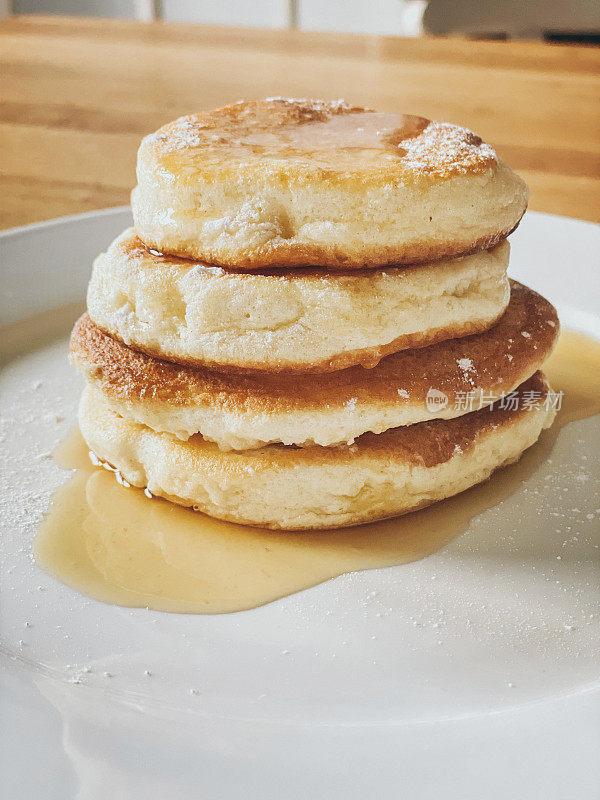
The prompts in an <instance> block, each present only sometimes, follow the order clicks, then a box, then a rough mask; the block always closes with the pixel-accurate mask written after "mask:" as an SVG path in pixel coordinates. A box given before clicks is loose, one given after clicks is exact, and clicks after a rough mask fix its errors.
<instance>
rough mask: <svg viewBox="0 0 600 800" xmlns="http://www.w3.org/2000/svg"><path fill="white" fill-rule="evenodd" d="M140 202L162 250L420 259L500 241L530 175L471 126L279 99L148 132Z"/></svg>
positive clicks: (143, 219) (360, 263)
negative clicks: (500, 156) (501, 155)
mask: <svg viewBox="0 0 600 800" xmlns="http://www.w3.org/2000/svg"><path fill="white" fill-rule="evenodd" d="M137 179H138V185H137V187H136V188H135V189H134V190H133V192H132V196H131V204H132V209H133V216H134V221H135V227H136V230H137V231H138V233H139V235H140V238H141V239H142V240H143V241H144V242H145V243H146V244H147V245H149V246H150V247H153V248H155V249H157V250H159V251H161V252H164V253H171V254H175V255H180V256H186V257H191V258H199V259H202V260H204V261H206V262H209V263H211V264H216V265H220V266H224V267H231V268H235V269H237V270H255V269H262V268H265V267H272V266H276V267H306V266H311V265H319V266H320V267H327V268H331V269H352V268H364V267H369V268H373V267H380V266H384V265H390V264H396V265H398V264H417V263H427V262H431V261H436V260H438V259H442V258H448V257H453V256H459V255H466V254H468V253H473V252H476V251H478V250H482V249H487V248H489V247H492V246H493V245H495V244H497V243H498V242H499V241H501V240H502V239H503V238H505V237H506V236H507V235H508V234H509V233H510V232H511V231H512V230H514V228H515V227H516V226H517V225H518V223H519V220H520V219H521V217H522V216H523V214H524V212H525V209H526V206H527V200H528V189H527V186H526V184H525V183H524V182H523V181H522V180H521V178H519V177H518V176H517V175H515V174H514V173H513V172H512V171H511V170H510V168H509V167H508V166H507V165H506V164H505V163H504V162H503V161H501V160H500V159H498V157H497V156H496V154H495V153H494V151H493V149H492V148H491V147H490V146H489V145H487V144H485V143H484V142H482V140H481V139H480V138H479V137H478V136H476V135H475V134H473V133H472V132H471V131H468V130H465V129H464V128H460V127H458V126H456V125H451V124H448V123H438V122H431V121H430V120H427V119H424V118H422V117H414V116H408V115H403V114H389V113H381V112H374V111H371V110H366V109H363V108H359V107H351V106H349V105H347V104H346V103H344V102H343V101H338V102H335V103H328V102H324V101H320V100H293V99H284V98H271V99H267V100H257V101H251V102H245V101H243V102H239V103H234V104H233V105H229V106H225V107H223V108H219V109H215V110H213V111H208V112H204V113H200V114H192V115H189V116H185V117H181V118H180V119H178V120H175V121H174V122H172V123H170V124H168V125H165V126H164V127H163V128H160V129H159V130H158V131H156V132H155V133H153V134H151V135H149V136H146V137H145V138H144V139H143V140H142V143H141V145H140V148H139V152H138V161H137Z"/></svg>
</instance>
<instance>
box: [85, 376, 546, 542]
mask: <svg viewBox="0 0 600 800" xmlns="http://www.w3.org/2000/svg"><path fill="white" fill-rule="evenodd" d="M520 392H521V393H520V401H521V402H520V405H519V408H517V409H515V410H512V409H509V408H505V409H499V408H494V409H493V410H490V409H482V410H480V411H476V412H473V413H471V414H466V415H464V416H462V417H458V418H456V419H453V420H433V421H430V422H422V423H420V424H419V425H412V426H410V427H404V428H395V429H393V430H391V431H387V432H386V433H382V434H379V435H378V436H376V435H374V434H365V435H364V436H362V437H361V438H360V439H359V440H358V441H357V442H356V443H355V444H354V445H351V446H349V447H348V446H343V447H338V448H328V447H307V448H294V447H285V446H283V445H269V446H267V447H263V448H261V449H260V450H251V451H248V452H245V453H224V452H223V451H222V450H219V448H218V447H217V446H216V445H215V444H211V443H210V442H206V441H205V440H203V439H202V438H201V437H194V438H192V439H190V440H189V441H187V442H182V441H180V440H178V439H176V438H174V437H172V436H170V435H168V434H160V433H156V432H155V431H153V430H151V429H150V428H147V427H145V426H144V425H140V424H136V423H131V422H126V421H125V420H124V419H122V418H121V417H119V416H118V415H117V414H115V413H114V411H111V409H110V408H109V406H108V405H107V404H106V402H105V401H104V399H103V397H102V395H101V394H100V393H99V392H97V391H96V390H95V389H93V388H92V387H87V388H86V389H85V391H84V394H83V397H82V400H81V405H80V410H79V424H80V427H81V432H82V434H83V437H84V439H85V440H86V442H87V444H88V446H89V447H90V449H91V450H92V451H93V453H95V455H96V457H98V458H99V459H101V460H102V461H105V462H108V463H109V464H111V465H112V466H113V467H114V468H116V469H117V470H118V472H119V473H120V475H118V476H117V477H118V478H119V479H121V480H122V479H123V478H124V479H125V481H127V482H129V483H130V484H133V485H134V486H141V487H142V486H143V487H147V488H148V490H149V491H150V492H151V493H152V494H155V495H160V496H162V497H166V498H167V499H168V500H171V501H173V502H175V503H179V504H181V505H184V506H193V507H194V508H196V509H198V510H201V511H204V512H205V513H207V514H210V515H211V516H214V517H218V518H219V519H225V520H230V521H232V522H240V523H245V524H249V525H258V526H261V527H267V528H277V529H283V530H302V529H308V528H336V527H343V526H346V525H355V524H359V523H364V522H370V521H372V520H377V519H384V518H386V517H392V516H397V515H399V514H404V513H406V512H408V511H414V510H416V509H418V508H423V507H424V506H427V505H429V504H430V503H433V502H435V501H437V500H441V499H443V498H445V497H450V496H451V495H454V494H457V493H458V492H462V491H463V490H465V489H467V488H469V487H470V486H473V485H475V484H477V483H480V482H481V481H483V480H485V479H486V478H488V477H489V476H490V474H491V473H492V472H493V471H494V470H495V469H497V468H498V467H501V466H503V465H504V464H510V463H512V462H513V461H516V460H517V459H518V458H519V456H520V455H521V453H522V452H523V451H524V450H525V449H526V448H528V447H530V446H531V445H532V444H533V443H534V442H535V441H536V440H537V438H538V436H539V435H540V432H541V431H542V429H543V428H545V427H548V426H549V425H550V424H551V423H552V420H553V418H554V415H555V411H554V410H553V409H552V407H551V404H550V405H548V404H547V403H546V398H547V397H548V395H547V392H548V386H547V383H546V380H545V378H544V376H543V375H542V374H541V373H539V372H538V373H536V374H535V375H534V376H533V377H532V378H531V379H530V380H529V381H527V382H526V383H525V384H524V385H523V386H522V387H521V390H520ZM526 392H535V393H537V394H536V396H537V397H539V402H538V403H537V404H536V405H533V406H531V407H528V406H525V403H524V402H523V399H524V398H525V397H527V395H526V394H525V393H526ZM547 405H548V407H546V406H547ZM275 488H276V491H274V489H275Z"/></svg>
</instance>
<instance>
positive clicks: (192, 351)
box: [88, 229, 510, 372]
mask: <svg viewBox="0 0 600 800" xmlns="http://www.w3.org/2000/svg"><path fill="white" fill-rule="evenodd" d="M509 251H510V248H509V245H508V243H507V242H502V243H500V244H498V245H497V246H496V247H494V248H493V249H492V250H482V251H480V252H479V253H475V254H474V255H470V256H465V257H459V258H455V259H446V260H443V261H439V262H437V263H436V264H428V265H422V266H416V267H400V268H393V267H391V268H386V269H375V270H352V271H345V272H339V271H338V272H327V271H323V270H315V269H295V270H293V269H290V270H275V269H272V270H267V271H261V272H252V273H249V272H246V273H244V272H233V271H230V270H224V269H221V268H220V267H211V266H208V265H207V264H205V263H199V262H194V261H190V260H186V259H181V258H177V257H175V256H163V255H160V254H157V253H156V252H154V253H153V252H151V251H150V250H149V249H148V248H147V247H146V246H145V245H144V244H143V243H142V242H141V240H140V239H139V238H138V237H137V235H136V234H135V232H134V231H133V230H132V229H130V230H128V231H125V232H124V233H123V234H122V235H121V236H119V237H118V238H117V239H116V240H115V241H114V242H113V243H112V245H111V246H110V247H109V249H108V250H107V252H106V253H102V254H101V255H100V256H98V258H97V259H96V261H95V263H94V268H93V272H92V279H91V281H90V286H89V290H88V310H89V314H90V316H91V318H92V319H93V320H94V322H96V323H97V324H98V325H99V326H100V327H101V328H103V329H104V330H106V331H107V332H109V333H111V334H113V335H114V336H116V337H118V338H119V339H120V340H121V341H122V342H124V343H125V344H128V345H131V346H132V347H135V348H137V349H140V350H143V351H145V352H147V353H150V354H151V355H155V356H157V357H158V358H166V359H169V360H171V361H177V362H179V363H182V364H192V365H206V366H213V367H222V368H225V369H226V370H228V371H231V370H234V369H235V370H248V369H258V370H261V371H265V372H270V371H284V370H285V371H299V372H327V371H330V370H337V369H342V368H345V367H349V366H352V365H354V364H362V365H364V366H373V365H374V364H376V363H377V362H378V361H379V360H380V359H381V358H382V357H383V356H385V355H387V354H388V353H393V352H396V351H398V350H403V349H405V348H409V347H423V346H425V345H428V344H431V343H433V342H436V341H441V340H443V339H449V338H452V337H456V336H465V335H467V334H471V333H478V332H481V331H484V330H486V329H487V328H489V327H490V325H492V324H493V323H494V322H495V321H496V319H497V318H498V317H499V316H500V315H501V314H502V312H503V311H504V309H505V308H506V305H507V304H508V299H509V285H508V278H507V276H506V269H507V266H508V258H509Z"/></svg>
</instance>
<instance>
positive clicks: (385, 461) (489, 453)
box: [71, 98, 558, 530]
mask: <svg viewBox="0 0 600 800" xmlns="http://www.w3.org/2000/svg"><path fill="white" fill-rule="evenodd" d="M132 203H133V213H134V220H135V229H131V230H127V231H125V232H124V233H123V234H122V235H121V236H120V237H119V238H118V239H117V240H116V241H115V242H113V244H112V245H111V246H110V248H109V249H108V251H107V252H106V253H103V254H101V255H100V256H99V257H98V259H97V260H96V262H95V264H94V269H93V274H92V279H91V282H90V287H89V293H88V313H87V314H85V315H84V316H83V317H82V318H81V319H80V320H79V321H78V322H77V323H76V325H75V328H74V331H73V334H72V338H71V358H72V360H73V362H74V363H75V365H76V366H77V367H78V368H79V369H80V370H81V371H82V372H83V373H84V375H85V376H86V378H87V381H88V384H87V387H86V389H85V392H84V395H83V398H82V401H81V407H80V427H81V431H82V433H83V436H84V438H85V440H86V442H87V443H88V445H89V447H90V449H91V450H92V451H93V453H94V454H95V455H96V457H97V458H98V459H99V460H101V461H103V462H105V463H107V464H108V465H110V466H111V467H112V468H114V469H115V470H116V471H117V472H118V474H119V475H120V476H122V479H123V481H124V482H126V483H131V484H134V485H136V486H142V487H146V488H147V493H151V494H153V495H160V496H162V497H166V498H168V499H169V500H171V501H173V502H176V503H179V504H182V505H186V506H193V507H194V508H196V509H198V510H201V511H204V512H206V513H207V514H210V515H212V516H215V517H219V518H221V519H226V520H231V521H235V522H243V523H247V524H251V525H259V526H263V527H269V528H281V529H290V530H293V529H305V528H335V527H340V526H345V525H352V524H357V523H363V522H367V521H371V520H375V519H382V518H385V517H390V516H395V515H398V514H403V513H405V512H408V511H412V510H414V509H417V508H421V507H423V506H426V505H428V504H429V503H432V502H434V501H436V500H441V499H443V498H445V497H448V496H450V495H453V494H456V493H457V492H461V491H463V490H464V489H467V488H468V487H470V486H473V485H474V484H476V483H479V482H480V481H483V480H485V479H486V478H488V477H489V475H490V474H491V473H492V471H493V470H495V469H496V468H497V467H500V466H502V465H504V464H507V463H511V462H513V461H515V460H516V459H517V458H518V457H519V456H520V455H521V453H522V452H523V451H524V450H525V449H526V448H527V447H529V446H530V445H532V444H533V443H534V442H535V441H536V440H537V438H538V436H539V434H540V432H541V431H542V429H543V428H545V427H547V426H548V425H550V424H551V422H552V420H553V418H554V414H555V409H554V407H553V406H554V403H553V402H551V400H552V394H551V392H550V389H549V387H548V384H547V382H546V380H545V378H544V376H543V374H542V373H541V372H539V371H538V370H539V368H540V366H541V365H542V363H543V362H544V360H545V359H546V358H547V356H548V355H549V353H550V352H551V350H552V348H553V346H554V344H555V342H556V338H557V335H558V320H557V317H556V312H555V310H554V309H553V307H552V306H551V305H550V304H549V303H548V302H547V301H546V300H544V299H543V298H542V297H540V296H539V295H538V294H536V293H535V292H533V291H532V290H531V289H528V288H527V287H525V286H522V285H521V284H518V283H516V282H514V281H509V280H508V278H507V275H506V270H507V266H508V260H509V245H508V243H507V241H506V236H507V235H508V234H509V233H510V232H511V231H512V230H513V229H514V228H515V227H516V226H517V224H518V222H519V220H520V218H521V217H522V215H523V213H524V211H525V208H526V204H527V187H526V186H525V184H524V183H523V181H522V180H521V179H520V178H518V177H517V176H516V175H515V174H514V173H513V172H511V170H510V169H509V168H508V167H507V166H506V164H504V163H503V162H502V161H501V160H500V159H498V158H497V156H496V155H495V153H494V151H493V150H492V149H491V148H490V147H489V146H488V145H486V144H484V143H483V142H482V141H481V139H479V138H478V137H477V136H475V135H474V134H473V133H470V132H469V131H467V130H464V129H463V128H460V127H457V126H455V125H450V124H445V123H434V122H430V121H428V120H426V119H423V118H421V117H413V116H406V115H401V114H388V113H377V112H373V111H365V110H364V109H362V108H355V107H351V106H348V105H346V104H345V103H343V102H337V103H325V102H318V101H306V100H302V101H296V100H286V99H281V98H279V99H277V98H275V99H270V100H264V101H257V102H241V103H236V104H234V105H231V106H226V107H225V108H221V109H217V110H215V111H211V112H208V113H204V114H195V115H191V116H187V117H182V118H181V119H178V120H176V121H175V122H173V123H171V124H169V125H166V126H165V127H163V128H161V129H160V130H159V131H157V132H156V133H154V134H152V135H151V136H148V137H146V138H145V139H144V140H143V141H142V144H141V147H140V151H139V154H138V186H137V187H136V188H135V189H134V191H133V195H132Z"/></svg>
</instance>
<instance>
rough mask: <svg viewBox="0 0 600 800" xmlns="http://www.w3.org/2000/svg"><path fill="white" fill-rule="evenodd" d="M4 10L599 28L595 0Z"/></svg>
mask: <svg viewBox="0 0 600 800" xmlns="http://www.w3.org/2000/svg"><path fill="white" fill-rule="evenodd" d="M11 10H12V12H13V13H15V14H31V13H34V14H72V15H80V14H83V15H95V16H102V17H131V18H138V19H151V18H152V17H157V18H161V19H165V20H167V21H170V22H194V23H203V24H208V25H215V24H217V25H218V24H223V25H240V26H254V27H262V28H287V27H298V28H301V29H304V30H313V31H337V32H348V33H372V34H389V35H400V36H418V35H419V34H420V33H421V32H422V19H423V14H424V20H425V24H426V27H427V30H429V31H431V32H432V33H439V34H443V33H473V34H483V35H485V34H492V35H497V34H507V35H508V36H541V35H543V33H544V32H584V33H594V32H596V33H597V32H599V31H600V0H0V14H2V13H5V14H6V13H9V12H10V11H11Z"/></svg>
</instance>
